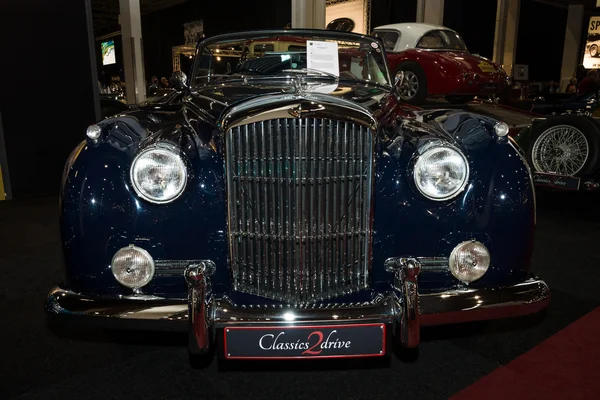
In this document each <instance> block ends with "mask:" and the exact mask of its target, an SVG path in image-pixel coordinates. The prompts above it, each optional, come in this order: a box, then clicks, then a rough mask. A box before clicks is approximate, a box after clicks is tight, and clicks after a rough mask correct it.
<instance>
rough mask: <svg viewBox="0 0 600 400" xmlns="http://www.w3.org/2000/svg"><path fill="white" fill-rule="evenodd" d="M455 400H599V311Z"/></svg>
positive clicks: (455, 397) (462, 392)
mask: <svg viewBox="0 0 600 400" xmlns="http://www.w3.org/2000/svg"><path fill="white" fill-rule="evenodd" d="M451 399H452V400H471V399H485V400H493V399H509V400H517V399H544V400H548V399H569V400H574V399H600V307H599V308H597V309H595V310H594V311H592V312H590V313H589V314H587V315H585V316H584V317H582V318H581V319H579V320H577V321H575V322H574V323H572V324H571V325H569V326H567V327H566V328H565V329H563V330H562V331H560V332H558V333H557V334H555V335H554V336H551V337H550V338H548V339H547V340H545V341H544V342H542V343H540V344H539V345H538V346H536V347H534V348H533V349H531V350H530V351H528V352H527V353H525V354H523V355H522V356H520V357H518V358H516V359H515V360H513V361H511V362H510V363H509V364H507V365H506V366H503V367H500V368H498V369H497V370H495V371H494V372H492V373H490V374H489V375H487V376H485V377H484V378H482V379H480V380H479V381H477V382H475V383H474V384H473V385H471V386H469V387H467V388H466V389H464V390H462V391H461V392H459V393H458V394H456V395H455V396H453V397H452V398H451Z"/></svg>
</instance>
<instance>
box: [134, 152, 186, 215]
mask: <svg viewBox="0 0 600 400" xmlns="http://www.w3.org/2000/svg"><path fill="white" fill-rule="evenodd" d="M152 152H155V153H156V152H158V153H164V154H168V155H169V156H173V157H175V160H176V162H177V164H179V166H180V167H181V170H182V171H183V183H182V185H181V189H180V190H179V192H178V193H177V194H176V195H175V196H172V197H170V198H168V199H162V200H161V199H157V198H153V197H152V196H148V195H147V194H146V193H144V191H143V190H142V188H141V187H140V186H139V185H138V182H137V181H136V179H135V176H134V170H135V166H136V164H137V162H138V161H139V160H140V159H141V158H142V157H143V156H145V155H147V154H148V153H152ZM129 180H130V181H131V184H132V186H133V188H134V190H135V192H136V193H137V195H138V196H140V197H141V198H142V199H144V200H146V201H148V202H150V203H154V204H167V203H171V202H173V201H175V200H177V199H178V198H179V197H181V195H182V194H183V193H184V192H185V188H186V187H187V181H188V168H187V165H186V163H185V161H184V160H183V157H182V156H181V155H180V152H179V151H178V149H176V148H172V147H171V146H167V145H160V146H158V145H157V146H153V147H150V148H147V149H145V150H143V151H141V152H140V153H138V154H137V155H136V156H135V158H134V160H133V162H132V163H131V168H129Z"/></svg>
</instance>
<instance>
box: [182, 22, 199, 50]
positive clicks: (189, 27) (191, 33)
mask: <svg viewBox="0 0 600 400" xmlns="http://www.w3.org/2000/svg"><path fill="white" fill-rule="evenodd" d="M183 34H184V36H185V44H186V45H193V46H195V45H196V43H198V42H199V41H200V39H202V38H203V37H204V21H203V20H198V21H194V22H188V23H187V24H183Z"/></svg>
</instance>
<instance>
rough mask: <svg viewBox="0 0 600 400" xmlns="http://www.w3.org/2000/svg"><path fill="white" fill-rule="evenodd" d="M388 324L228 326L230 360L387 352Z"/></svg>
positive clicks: (375, 355) (359, 354) (368, 355)
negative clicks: (386, 334)
mask: <svg viewBox="0 0 600 400" xmlns="http://www.w3.org/2000/svg"><path fill="white" fill-rule="evenodd" d="M385 330H386V327H385V325H384V324H356V325H316V326H264V327H231V328H225V329H224V350H225V357H226V358H230V359H298V358H304V359H310V358H346V357H379V356H383V355H385Z"/></svg>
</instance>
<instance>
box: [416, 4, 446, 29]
mask: <svg viewBox="0 0 600 400" xmlns="http://www.w3.org/2000/svg"><path fill="white" fill-rule="evenodd" d="M417 22H424V23H426V24H433V25H444V0H417Z"/></svg>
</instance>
